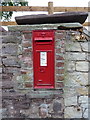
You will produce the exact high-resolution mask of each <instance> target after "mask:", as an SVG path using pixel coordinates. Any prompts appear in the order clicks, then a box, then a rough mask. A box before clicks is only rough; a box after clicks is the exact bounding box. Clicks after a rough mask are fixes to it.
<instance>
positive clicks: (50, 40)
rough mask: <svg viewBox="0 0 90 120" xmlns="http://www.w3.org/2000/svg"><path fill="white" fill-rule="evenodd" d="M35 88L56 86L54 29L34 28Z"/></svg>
mask: <svg viewBox="0 0 90 120" xmlns="http://www.w3.org/2000/svg"><path fill="white" fill-rule="evenodd" d="M32 36H33V68H34V88H54V71H55V68H54V66H55V63H54V62H55V60H54V30H34V31H33V32H32Z"/></svg>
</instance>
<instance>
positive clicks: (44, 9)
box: [0, 5, 90, 12]
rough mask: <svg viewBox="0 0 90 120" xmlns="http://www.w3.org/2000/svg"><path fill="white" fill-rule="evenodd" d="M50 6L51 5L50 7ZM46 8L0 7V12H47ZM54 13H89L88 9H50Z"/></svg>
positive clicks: (89, 9) (89, 8)
mask: <svg viewBox="0 0 90 120" xmlns="http://www.w3.org/2000/svg"><path fill="white" fill-rule="evenodd" d="M51 6H52V5H51ZM49 7H50V6H49V5H48V7H40V6H0V11H49V10H48V8H49ZM52 9H54V12H73V11H78V12H79V11H80V12H90V7H61V6H60V7H52Z"/></svg>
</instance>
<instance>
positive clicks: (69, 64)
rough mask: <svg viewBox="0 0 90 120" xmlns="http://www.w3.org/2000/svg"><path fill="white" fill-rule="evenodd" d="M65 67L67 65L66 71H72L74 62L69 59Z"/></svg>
mask: <svg viewBox="0 0 90 120" xmlns="http://www.w3.org/2000/svg"><path fill="white" fill-rule="evenodd" d="M66 64H67V63H66ZM66 67H67V70H68V71H74V70H75V62H74V61H69V62H68V64H67V65H66Z"/></svg>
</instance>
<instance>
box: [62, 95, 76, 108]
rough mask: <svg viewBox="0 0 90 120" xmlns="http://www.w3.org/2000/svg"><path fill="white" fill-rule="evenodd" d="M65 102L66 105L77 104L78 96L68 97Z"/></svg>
mask: <svg viewBox="0 0 90 120" xmlns="http://www.w3.org/2000/svg"><path fill="white" fill-rule="evenodd" d="M64 102H65V106H71V105H77V96H73V97H67V98H66V99H65V101H64Z"/></svg>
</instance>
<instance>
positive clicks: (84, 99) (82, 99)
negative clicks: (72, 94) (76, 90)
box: [79, 96, 88, 104]
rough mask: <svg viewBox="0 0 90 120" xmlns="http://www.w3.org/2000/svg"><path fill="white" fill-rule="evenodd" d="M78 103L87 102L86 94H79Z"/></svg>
mask: <svg viewBox="0 0 90 120" xmlns="http://www.w3.org/2000/svg"><path fill="white" fill-rule="evenodd" d="M79 103H84V104H87V103H88V96H80V97H79Z"/></svg>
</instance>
